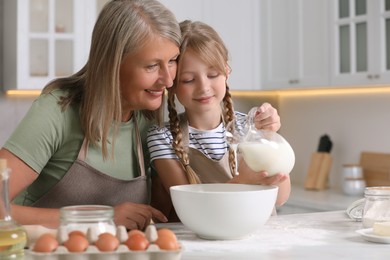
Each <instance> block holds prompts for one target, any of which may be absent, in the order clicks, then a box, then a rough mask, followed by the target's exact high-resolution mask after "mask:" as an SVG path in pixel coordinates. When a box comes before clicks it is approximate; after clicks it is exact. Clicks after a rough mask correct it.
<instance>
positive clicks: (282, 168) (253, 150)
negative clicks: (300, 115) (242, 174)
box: [238, 139, 295, 176]
mask: <svg viewBox="0 0 390 260" xmlns="http://www.w3.org/2000/svg"><path fill="white" fill-rule="evenodd" d="M238 149H239V151H240V153H241V154H242V156H243V158H244V160H245V162H246V164H247V165H248V166H249V168H251V169H252V170H253V171H255V172H259V171H267V172H268V173H269V176H272V175H275V174H277V173H284V174H289V173H290V172H291V170H292V168H293V167H294V164H295V154H294V151H293V149H292V148H291V146H290V144H288V143H287V142H285V143H277V142H273V141H269V140H265V139H263V141H262V142H243V143H240V144H239V145H238Z"/></svg>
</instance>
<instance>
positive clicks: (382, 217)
mask: <svg viewBox="0 0 390 260" xmlns="http://www.w3.org/2000/svg"><path fill="white" fill-rule="evenodd" d="M364 197H365V202H364V207H363V226H364V227H365V228H371V227H372V226H373V225H374V223H375V222H384V221H390V186H383V187H367V188H366V189H365V191H364Z"/></svg>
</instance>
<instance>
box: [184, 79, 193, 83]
mask: <svg viewBox="0 0 390 260" xmlns="http://www.w3.org/2000/svg"><path fill="white" fill-rule="evenodd" d="M193 81H194V79H183V80H182V82H183V83H184V84H186V83H191V82H193Z"/></svg>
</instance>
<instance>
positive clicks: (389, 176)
mask: <svg viewBox="0 0 390 260" xmlns="http://www.w3.org/2000/svg"><path fill="white" fill-rule="evenodd" d="M360 165H361V167H362V168H363V174H364V179H365V180H366V184H367V186H370V187H372V186H390V154H389V153H377V152H362V153H361V154H360Z"/></svg>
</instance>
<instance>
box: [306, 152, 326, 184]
mask: <svg viewBox="0 0 390 260" xmlns="http://www.w3.org/2000/svg"><path fill="white" fill-rule="evenodd" d="M331 167H332V157H331V156H330V154H329V153H326V152H316V153H313V154H312V156H311V161H310V166H309V170H308V172H307V176H306V180H305V188H306V189H309V190H324V189H326V188H327V187H328V179H329V172H330V168H331Z"/></svg>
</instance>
